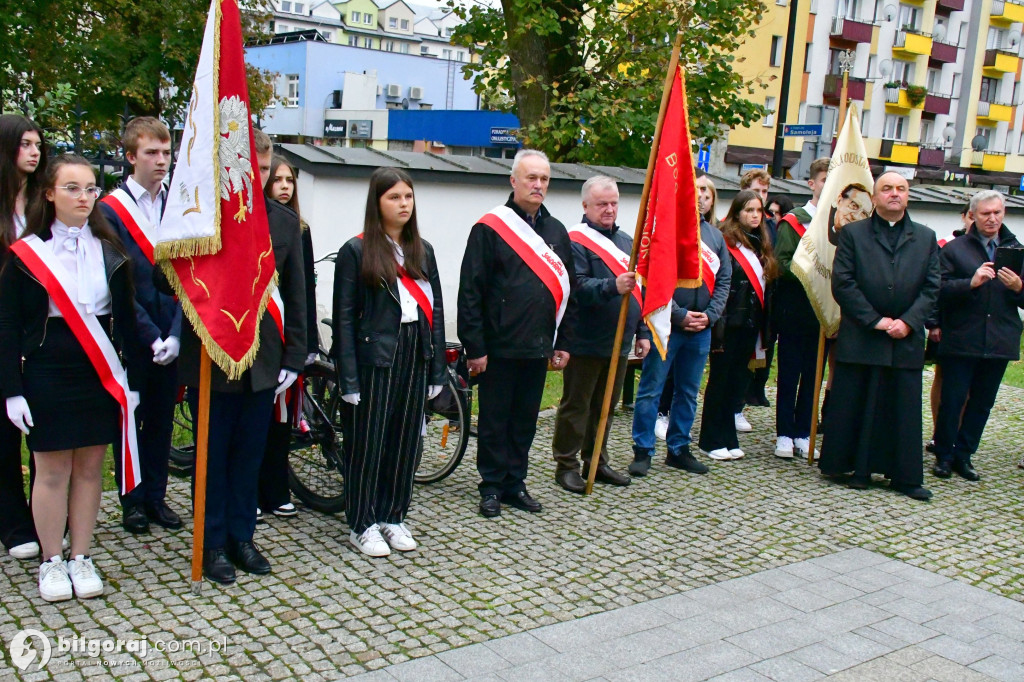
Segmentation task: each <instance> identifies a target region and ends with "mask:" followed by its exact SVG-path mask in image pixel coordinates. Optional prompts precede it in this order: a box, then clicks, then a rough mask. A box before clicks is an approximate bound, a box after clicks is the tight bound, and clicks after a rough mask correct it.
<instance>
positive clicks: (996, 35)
mask: <svg viewBox="0 0 1024 682" xmlns="http://www.w3.org/2000/svg"><path fill="white" fill-rule="evenodd" d="M1005 36H1006V31H1004V30H1002V29H1001V28H995V27H994V26H990V27H989V29H988V40H987V41H986V42H985V49H986V50H1001V49H1002V48H1003V38H1004V37H1005Z"/></svg>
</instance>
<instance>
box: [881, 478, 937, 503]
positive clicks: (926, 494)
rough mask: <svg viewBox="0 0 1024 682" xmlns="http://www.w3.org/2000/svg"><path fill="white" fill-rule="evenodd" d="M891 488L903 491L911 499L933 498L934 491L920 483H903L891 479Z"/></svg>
mask: <svg viewBox="0 0 1024 682" xmlns="http://www.w3.org/2000/svg"><path fill="white" fill-rule="evenodd" d="M889 490H893V491H895V492H898V493H902V494H904V495H906V496H907V497H909V498H911V499H914V500H921V501H922V502H927V501H928V500H930V499H932V491H931V490H928V488H925V487H924V486H920V485H906V484H903V483H897V482H896V481H890V482H889Z"/></svg>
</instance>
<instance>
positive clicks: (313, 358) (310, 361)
mask: <svg viewBox="0 0 1024 682" xmlns="http://www.w3.org/2000/svg"><path fill="white" fill-rule="evenodd" d="M318 357H320V354H319V353H310V354H309V355H307V356H306V367H309V366H310V365H312V364H313V363H314V362H316V359H317V358H318Z"/></svg>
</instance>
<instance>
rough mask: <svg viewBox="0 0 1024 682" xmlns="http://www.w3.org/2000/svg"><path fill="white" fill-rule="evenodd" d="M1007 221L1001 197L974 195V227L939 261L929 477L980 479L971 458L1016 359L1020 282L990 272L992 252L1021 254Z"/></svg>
mask: <svg viewBox="0 0 1024 682" xmlns="http://www.w3.org/2000/svg"><path fill="white" fill-rule="evenodd" d="M1005 215H1006V203H1005V200H1004V199H1003V195H1002V194H1000V193H999V192H995V191H992V190H985V191H982V192H978V193H977V194H975V195H974V196H973V197H971V205H970V212H969V213H968V216H969V218H970V220H971V221H972V222H973V223H974V225H973V228H972V229H969V230H968V231H967V234H965V235H962V236H960V237H957V238H956V239H954V240H953V241H952V242H949V243H948V244H946V245H945V246H944V247H943V248H942V251H941V252H940V254H939V263H940V266H941V269H942V289H941V290H940V293H939V320H940V322H939V328H940V329H941V330H942V341H941V343H940V344H939V365H940V366H941V367H942V393H941V398H940V400H939V417H938V420H937V423H936V425H935V459H936V462H935V469H934V472H933V473H934V474H935V475H936V476H938V477H939V478H949V477H950V475H951V474H952V472H954V471H955V472H956V473H957V474H959V475H960V476H962V477H963V478H966V479H967V480H968V481H977V480H978V479H979V478H981V477H980V476H979V475H978V473H977V472H976V471H975V470H974V467H973V465H972V464H971V455H973V454H974V452H975V451H976V450H977V449H978V442H979V441H980V440H981V434H982V432H983V431H984V430H985V423H986V422H987V421H988V415H989V412H990V411H991V409H992V405H993V404H994V403H995V399H996V393H997V392H998V391H999V384H1000V382H1002V379H1003V372H1004V371H1006V364H1007V363H1008V362H1009V361H1010V360H1016V359H1018V357H1019V354H1020V335H1021V329H1022V325H1021V320H1020V316H1019V315H1018V312H1017V310H1018V308H1022V307H1024V295H1022V293H1021V289H1022V283H1021V278H1020V275H1019V273H1017V272H1014V271H1013V270H1011V269H1010V268H1007V267H1002V268H1000V269H999V270H996V269H995V260H996V248H997V247H1011V248H1018V249H1019V248H1021V245H1020V242H1018V241H1017V238H1016V237H1015V236H1014V234H1013V233H1012V232H1010V230H1008V229H1007V228H1006V226H1005V225H1003V217H1004V216H1005ZM965 401H966V405H965V404H964V403H965ZM961 409H962V410H963V417H962V418H961V416H960V414H961Z"/></svg>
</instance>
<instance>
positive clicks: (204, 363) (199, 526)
mask: <svg viewBox="0 0 1024 682" xmlns="http://www.w3.org/2000/svg"><path fill="white" fill-rule="evenodd" d="M211 364H212V361H211V360H210V354H209V353H207V352H206V348H205V347H204V346H203V345H202V344H200V350H199V409H198V410H197V412H198V414H196V415H194V417H195V420H196V461H195V464H194V466H195V471H194V473H193V476H194V480H195V492H194V493H193V502H192V517H193V521H192V594H194V595H197V596H198V595H200V594H202V591H203V541H204V540H205V539H206V456H207V449H208V447H209V443H210V374H211V369H212V367H211Z"/></svg>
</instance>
